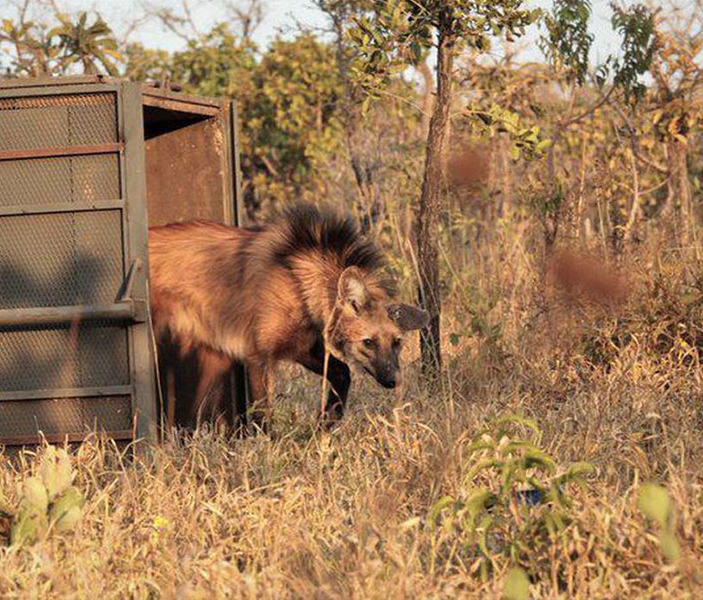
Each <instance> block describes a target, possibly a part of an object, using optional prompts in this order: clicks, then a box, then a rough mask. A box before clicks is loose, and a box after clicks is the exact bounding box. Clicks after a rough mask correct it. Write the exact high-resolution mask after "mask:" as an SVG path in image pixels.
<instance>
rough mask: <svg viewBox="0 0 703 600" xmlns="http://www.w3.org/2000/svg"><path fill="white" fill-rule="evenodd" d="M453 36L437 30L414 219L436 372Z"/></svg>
mask: <svg viewBox="0 0 703 600" xmlns="http://www.w3.org/2000/svg"><path fill="white" fill-rule="evenodd" d="M453 46H454V38H453V37H451V36H447V35H446V34H444V33H442V32H440V34H439V40H438V51H437V98H436V100H435V103H434V108H433V110H432V118H431V119H430V125H429V132H428V135H427V145H426V155H425V172H424V177H423V180H422V192H421V196H420V212H419V214H418V223H417V232H418V236H417V240H418V244H417V245H418V267H419V271H420V273H419V275H420V289H419V296H420V306H422V308H424V309H425V310H427V311H428V312H429V314H430V323H429V326H428V327H427V328H426V329H423V330H422V331H421V332H420V353H421V357H422V369H423V373H424V374H425V375H427V376H430V377H431V376H436V375H438V374H439V372H440V369H441V366H442V357H441V347H440V328H439V319H440V314H441V302H440V293H439V240H438V237H439V214H440V206H441V190H442V181H443V175H444V149H445V146H446V141H447V140H446V138H447V131H448V129H447V123H448V122H449V108H450V103H451V92H452V64H453Z"/></svg>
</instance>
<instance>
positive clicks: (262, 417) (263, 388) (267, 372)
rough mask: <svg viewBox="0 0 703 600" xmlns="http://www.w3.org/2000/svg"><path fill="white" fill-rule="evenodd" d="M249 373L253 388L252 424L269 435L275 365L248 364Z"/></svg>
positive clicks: (263, 363) (250, 408) (250, 410)
mask: <svg viewBox="0 0 703 600" xmlns="http://www.w3.org/2000/svg"><path fill="white" fill-rule="evenodd" d="M247 373H248V374H249V384H250V386H251V405H250V407H249V414H250V415H251V422H252V423H253V424H254V426H255V427H256V428H258V429H259V430H261V431H262V432H263V433H266V434H268V433H269V430H270V427H271V417H272V410H271V395H272V393H273V365H271V364H270V363H268V362H258V361H257V362H250V363H247Z"/></svg>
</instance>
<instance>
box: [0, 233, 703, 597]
mask: <svg viewBox="0 0 703 600" xmlns="http://www.w3.org/2000/svg"><path fill="white" fill-rule="evenodd" d="M510 236H513V233H510V234H509V236H508V237H510ZM508 237H506V239H508ZM498 246H499V245H497V246H496V247H498ZM499 254H500V257H498V256H493V257H486V256H483V257H481V256H479V257H476V260H475V261H474V262H473V263H469V262H467V263H466V265H467V266H466V269H469V268H472V269H474V271H473V272H466V271H462V267H461V265H460V264H459V262H457V261H455V262H454V265H455V266H454V269H455V273H454V277H455V278H454V279H453V281H455V283H456V287H454V288H452V289H450V290H448V292H447V295H448V298H449V301H450V303H452V304H453V306H454V307H455V309H454V314H455V315H456V316H457V317H459V316H462V318H461V319H459V318H457V319H456V320H454V319H452V318H451V316H450V318H449V319H448V320H447V321H446V323H445V331H446V332H447V336H448V343H447V348H449V349H451V356H450V357H449V360H448V363H449V366H448V370H447V373H446V375H445V380H444V382H443V386H442V387H443V390H442V391H441V392H439V393H434V394H429V393H428V392H427V391H426V390H424V388H423V386H420V385H419V384H418V381H417V380H416V378H415V376H414V369H413V367H412V366H411V367H410V369H409V378H408V385H407V387H406V389H405V391H404V393H403V394H399V395H398V396H396V397H392V396H390V395H388V394H386V393H383V392H381V391H380V390H378V389H377V388H376V387H374V385H373V384H372V383H371V382H369V381H367V380H364V379H357V381H356V382H355V386H354V388H353V391H352V400H351V406H350V410H349V413H348V416H347V417H346V418H345V420H344V422H343V425H342V426H341V427H340V428H339V429H338V430H337V431H335V432H334V433H333V434H331V435H328V434H315V433H314V432H313V431H314V430H313V418H314V414H315V399H317V398H318V396H319V388H318V385H319V383H318V382H317V381H316V380H315V379H314V378H309V377H308V376H307V375H302V374H300V373H299V372H298V371H296V370H291V371H290V372H287V376H286V377H285V378H284V380H283V381H282V382H281V383H280V385H279V402H278V406H277V414H276V418H277V422H276V426H275V430H276V432H277V437H275V438H273V439H269V438H267V437H263V436H259V437H252V438H249V439H245V440H226V439H222V438H220V437H217V436H215V435H212V434H211V433H209V432H208V431H200V432H198V433H197V434H196V435H195V436H194V437H193V438H182V439H179V440H173V441H170V442H168V443H165V444H163V445H162V446H160V447H158V448H156V449H155V450H154V452H153V455H152V456H150V457H147V458H137V459H131V458H129V452H128V451H124V450H118V449H117V448H116V447H115V446H114V445H112V444H111V443H109V442H104V441H100V440H97V439H95V440H92V441H89V442H86V443H84V444H83V445H81V446H80V447H78V448H76V449H75V466H76V468H77V472H78V475H77V485H78V486H79V487H80V488H81V489H83V490H84V491H85V493H86V495H87V498H88V503H87V505H86V508H85V515H84V519H83V522H82V524H81V525H80V527H79V529H78V530H77V531H76V532H75V533H72V534H67V535H63V536H51V537H49V538H48V539H47V540H45V541H43V542H40V543H39V544H37V545H35V546H32V547H28V548H16V547H3V548H0V596H2V597H3V598H13V597H20V598H25V597H26V598H30V597H41V598H95V597H101V596H102V597H105V598H125V597H135V598H173V597H181V598H213V597H223V598H224V597H236V598H239V597H247V598H248V597H262V598H281V597H301V598H388V597H390V598H396V597H437V598H439V597H446V598H454V597H460V596H463V597H500V595H501V591H502V588H503V580H504V574H505V572H506V570H507V569H508V568H509V567H510V566H512V565H514V564H519V565H521V566H522V567H523V568H525V569H526V570H527V572H528V573H529V574H530V576H531V580H532V585H531V593H532V595H533V596H534V597H547V598H556V597H560V598H572V597H578V598H643V597H656V598H698V597H701V594H703V569H702V565H701V555H702V551H703V527H702V525H703V493H702V489H703V488H702V487H701V486H702V485H703V467H701V465H702V464H703V436H701V429H702V428H703V418H702V414H703V393H702V390H703V387H702V385H701V383H702V377H701V375H702V374H703V371H702V370H701V366H700V361H699V356H698V354H699V349H700V348H701V347H703V335H701V332H703V318H701V317H702V316H703V315H701V308H700V304H701V295H700V294H699V292H698V291H697V288H696V286H697V283H696V277H695V269H696V268H697V267H696V263H695V262H694V261H693V260H691V261H689V260H687V259H686V258H685V257H679V259H678V260H677V261H673V262H672V261H661V262H657V261H654V262H652V261H651V260H650V259H647V260H644V259H643V258H642V257H639V258H637V259H635V258H631V259H628V261H629V262H628V263H627V264H628V265H629V267H628V268H629V274H628V275H629V280H630V281H631V282H632V283H631V284H630V285H631V289H632V292H633V293H632V294H631V296H630V300H629V301H628V302H627V303H626V304H625V305H622V306H619V307H617V309H616V312H613V308H612V307H609V308H602V307H594V306H587V305H585V304H579V303H578V302H574V301H573V299H570V300H569V302H568V303H563V302H559V301H557V300H558V298H557V300H555V299H554V298H551V299H549V298H547V299H545V294H544V293H543V292H544V290H540V289H539V283H538V282H539V281H540V272H539V266H538V264H537V261H533V260H532V259H530V258H529V256H527V255H526V254H525V253H524V252H523V251H522V250H520V247H519V245H516V244H512V243H511V244H509V245H508V244H504V245H503V246H502V250H500V252H499ZM506 258H507V260H506ZM471 264H473V266H470V265H471ZM498 264H500V265H502V266H501V267H500V268H497V267H496V265H498ZM638 264H642V265H643V266H642V267H638V266H637V265H638ZM652 265H654V266H652ZM482 269H483V271H482ZM471 281H473V282H476V283H474V284H472V285H469V284H468V283H465V284H462V283H461V282H471ZM490 298H496V300H495V301H494V300H489V299H490ZM465 311H469V313H470V314H471V315H472V319H471V325H470V326H469V325H468V324H467V319H466V317H465V315H466V312H465ZM449 314H450V315H451V311H450V313H449ZM496 324H500V325H501V327H499V328H496V327H495V325H496ZM451 333H455V334H461V335H460V336H459V337H458V341H457V338H453V342H452V340H449V336H450V334H451ZM518 413H519V414H522V415H525V416H526V417H529V418H531V419H534V421H536V422H537V423H538V425H539V427H540V428H541V430H542V436H541V439H540V440H539V445H540V447H541V448H542V449H544V450H545V451H546V452H547V453H548V454H549V455H551V456H552V457H553V458H554V459H555V461H556V463H557V464H558V465H559V468H558V471H562V470H563V469H565V468H566V467H567V466H568V465H569V464H570V463H571V462H573V461H589V462H590V463H592V464H593V465H594V467H595V472H594V473H593V474H592V475H591V476H590V477H589V480H588V485H587V486H586V487H585V488H584V489H579V488H573V489H571V488H570V490H569V493H570V494H571V495H572V497H573V505H572V506H571V507H570V508H568V509H567V517H568V518H567V519H566V521H565V526H564V529H563V530H562V531H560V532H556V533H554V534H549V533H548V532H547V533H545V531H543V530H535V529H529V527H534V523H535V521H534V520H532V521H531V518H532V517H530V515H529V514H527V513H526V512H525V511H524V510H517V509H515V507H514V506H513V507H512V508H511V509H510V511H509V512H508V513H507V514H508V515H509V516H508V520H509V521H510V523H509V524H508V526H509V529H510V530H511V531H513V532H515V538H514V539H510V540H508V539H505V538H503V539H502V541H501V540H499V542H498V543H499V545H500V544H501V543H507V542H511V543H514V546H513V547H514V552H513V554H512V556H510V555H507V554H506V553H502V554H501V552H499V551H496V553H495V556H494V557H493V558H494V562H493V567H492V568H490V569H488V570H487V571H486V573H487V574H486V576H485V577H481V575H480V573H481V568H482V567H481V564H482V563H483V564H484V565H485V563H486V560H485V556H484V555H482V553H481V551H480V550H479V548H478V547H477V546H476V544H475V543H473V542H472V539H473V538H471V536H470V535H469V534H468V533H467V531H466V529H462V527H461V526H459V527H456V526H455V527H449V526H447V527H446V528H442V527H439V528H437V527H434V526H432V524H431V523H430V520H429V519H428V515H429V514H430V512H431V510H432V507H433V506H434V505H435V503H436V502H437V501H438V500H439V499H440V498H441V497H443V496H446V495H450V496H452V497H454V498H465V497H467V495H468V494H470V493H471V491H472V489H473V486H474V485H475V484H476V482H475V481H473V480H472V479H471V478H470V477H467V473H468V472H469V470H470V468H471V467H472V466H473V463H472V458H471V456H470V455H469V453H468V452H467V440H468V439H470V438H473V437H474V436H476V435H477V434H478V432H480V431H481V430H483V429H487V430H488V431H495V425H493V424H492V423H493V422H494V419H495V418H497V417H500V416H503V415H508V414H518ZM31 465H32V456H31V455H28V454H27V455H24V456H23V457H21V460H20V462H19V463H17V462H16V461H14V462H13V461H12V460H10V458H9V457H8V456H2V455H0V489H2V490H3V491H4V493H5V495H6V496H8V498H9V499H10V500H11V501H12V500H16V492H15V486H16V483H17V482H18V481H20V480H21V478H22V477H23V476H24V475H25V474H26V473H27V472H28V471H30V470H31V468H32V466H31ZM499 476H500V473H493V474H490V473H489V474H488V475H487V476H486V477H484V483H486V482H487V484H488V485H492V484H497V483H499V482H498V478H499ZM649 479H653V480H656V481H659V482H661V483H663V484H665V485H666V487H667V489H668V490H669V494H670V496H671V498H672V501H673V504H674V506H675V519H676V533H677V536H678V538H679V541H680V544H681V548H682V554H681V558H680V560H679V561H678V562H676V563H674V564H670V563H668V562H667V561H666V560H665V559H664V557H663V555H662V552H661V550H660V547H659V541H658V537H657V530H656V527H655V526H653V525H652V524H651V523H648V522H647V521H646V519H645V518H644V517H643V515H642V514H641V513H640V511H639V510H638V508H637V494H636V492H637V489H638V487H639V485H640V484H641V483H642V482H643V481H645V480H649ZM530 510H534V511H536V512H537V513H539V511H542V513H541V514H545V513H547V512H549V511H550V510H552V508H551V507H550V506H542V507H538V508H535V509H529V510H528V513H529V511H530ZM526 514H527V516H526ZM530 523H531V524H530ZM529 532H533V533H534V537H530V535H532V534H530V535H527V533H529ZM521 536H522V537H521Z"/></svg>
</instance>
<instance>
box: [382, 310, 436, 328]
mask: <svg viewBox="0 0 703 600" xmlns="http://www.w3.org/2000/svg"><path fill="white" fill-rule="evenodd" d="M388 316H389V317H390V318H391V320H392V321H394V322H395V324H396V325H397V326H398V327H400V328H401V329H402V330H403V331H412V330H413V329H422V328H423V327H427V325H429V323H430V313H428V312H427V311H426V310H422V309H421V308H417V307H415V306H410V305H409V304H389V305H388Z"/></svg>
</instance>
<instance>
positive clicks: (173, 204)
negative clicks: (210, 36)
mask: <svg viewBox="0 0 703 600" xmlns="http://www.w3.org/2000/svg"><path fill="white" fill-rule="evenodd" d="M235 116H236V115H235V112H234V106H233V105H232V104H231V103H230V102H229V101H226V100H214V99H208V98H199V97H192V96H188V95H185V94H180V93H175V92H171V91H166V90H162V89H160V88H157V87H154V86H147V85H142V84H138V83H132V82H126V81H121V80H115V79H109V78H103V77H99V76H86V77H64V78H50V79H7V80H0V444H3V445H22V444H33V443H36V442H38V441H39V440H40V437H41V435H43V436H44V437H45V438H46V439H47V440H48V441H50V442H61V441H63V440H65V439H68V440H69V441H78V440H80V439H83V438H84V437H85V436H86V435H87V434H89V433H91V432H93V431H97V432H100V433H105V434H106V435H109V436H110V437H112V438H115V439H120V440H131V439H135V438H146V439H154V437H155V435H156V431H157V420H158V415H159V414H160V413H161V405H160V401H161V400H163V397H162V396H161V395H160V394H157V387H160V386H157V385H156V369H155V360H154V343H153V339H152V336H151V333H150V325H149V319H148V257H147V230H148V227H149V226H151V225H160V224H164V223H168V222H176V221H187V220H191V219H194V218H201V219H210V220H214V221H219V222H223V223H230V224H239V217H240V215H241V214H242V212H241V200H240V194H239V186H238V177H239V175H238V174H239V169H238V152H237V138H236V127H235V122H236V119H235ZM163 360H164V361H173V364H171V365H170V368H171V372H173V370H174V369H175V370H176V371H177V380H179V381H180V382H181V388H184V389H185V387H187V386H186V385H185V384H184V383H183V382H188V381H194V380H197V372H194V371H192V367H188V366H187V365H182V364H177V363H178V361H177V360H176V359H175V358H173V357H168V356H167V357H163ZM162 366H163V365H162ZM242 389H243V379H242V374H241V373H234V374H233V377H232V378H231V380H230V381H228V382H227V385H226V386H225V389H223V390H221V393H223V394H227V395H228V400H231V401H230V402H229V404H230V405H232V404H233V403H234V402H235V401H236V396H237V394H241V393H242ZM233 414H234V413H233Z"/></svg>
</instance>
